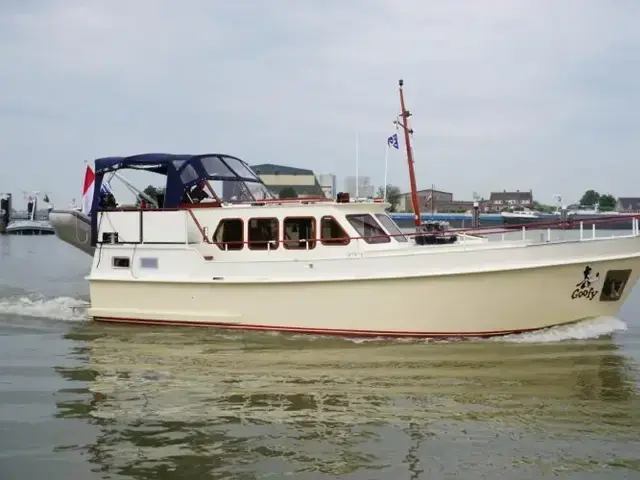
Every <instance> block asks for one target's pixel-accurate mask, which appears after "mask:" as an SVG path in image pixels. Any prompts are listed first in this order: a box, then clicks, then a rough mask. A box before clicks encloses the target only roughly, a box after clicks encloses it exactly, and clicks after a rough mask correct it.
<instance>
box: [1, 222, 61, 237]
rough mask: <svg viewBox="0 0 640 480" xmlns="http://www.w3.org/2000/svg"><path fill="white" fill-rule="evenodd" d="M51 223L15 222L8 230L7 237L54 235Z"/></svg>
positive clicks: (9, 225)
mask: <svg viewBox="0 0 640 480" xmlns="http://www.w3.org/2000/svg"><path fill="white" fill-rule="evenodd" d="M54 233H55V232H54V230H53V228H52V227H51V225H50V224H49V222H46V221H43V220H13V221H12V222H9V224H8V225H7V228H6V234H7V235H53V234H54Z"/></svg>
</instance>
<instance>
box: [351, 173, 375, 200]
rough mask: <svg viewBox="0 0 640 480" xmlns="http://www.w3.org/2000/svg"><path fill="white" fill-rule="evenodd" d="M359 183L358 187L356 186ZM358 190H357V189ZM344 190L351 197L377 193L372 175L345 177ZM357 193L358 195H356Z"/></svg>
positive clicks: (368, 195)
mask: <svg viewBox="0 0 640 480" xmlns="http://www.w3.org/2000/svg"><path fill="white" fill-rule="evenodd" d="M356 185H357V188H356ZM356 190H357V191H356ZM344 191H345V192H347V193H348V194H349V195H350V196H351V197H353V198H355V197H356V196H358V197H361V198H363V197H373V196H374V195H375V193H376V192H375V187H374V186H373V184H372V183H371V177H361V176H359V177H357V182H356V177H346V178H345V179H344ZM356 194H357V195H356Z"/></svg>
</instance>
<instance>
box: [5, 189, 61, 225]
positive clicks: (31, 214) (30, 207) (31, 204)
mask: <svg viewBox="0 0 640 480" xmlns="http://www.w3.org/2000/svg"><path fill="white" fill-rule="evenodd" d="M37 210H38V194H37V193H35V194H34V195H33V196H30V197H29V199H28V202H27V218H26V219H20V220H12V221H10V222H9V224H8V225H7V229H6V233H7V235H54V234H55V233H56V232H55V230H54V229H53V227H52V226H51V224H50V223H49V222H48V221H46V220H36V211H37Z"/></svg>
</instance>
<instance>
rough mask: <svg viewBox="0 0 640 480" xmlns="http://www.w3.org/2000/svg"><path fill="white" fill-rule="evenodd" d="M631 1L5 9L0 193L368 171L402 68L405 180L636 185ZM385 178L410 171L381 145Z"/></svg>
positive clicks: (571, 190) (637, 36)
mask: <svg viewBox="0 0 640 480" xmlns="http://www.w3.org/2000/svg"><path fill="white" fill-rule="evenodd" d="M639 13H640V5H638V4H637V2H632V1H627V2H623V1H621V2H616V4H615V6H614V5H610V4H608V3H606V2H596V1H578V0H574V1H567V2H552V1H530V2H512V1H507V0H504V1H497V0H496V1H491V0H489V1H483V2H468V1H456V0H452V1H447V2H434V1H432V2H425V1H417V0H415V1H405V2H393V1H391V0H352V1H349V2H344V1H337V0H328V1H324V2H315V1H311V0H299V1H298V0H296V1H294V0H288V1H287V0H270V1H269V2H260V1H257V0H256V1H249V0H241V1H238V2H221V1H205V0H186V1H184V2H175V1H169V0H164V1H162V0H160V1H155V0H137V1H135V2H130V1H122V0H111V1H94V2H84V1H79V0H67V1H65V2H56V1H53V0H42V1H35V0H33V1H28V2H24V1H20V2H16V1H14V2H3V4H2V5H1V6H0V40H2V41H1V42H0V58H1V59H2V64H3V65H5V66H9V67H8V68H3V69H2V71H0V128H1V131H2V132H3V140H2V141H1V142H0V155H1V156H2V158H3V161H2V164H3V165H5V167H4V168H5V170H6V172H4V174H3V175H2V177H0V191H3V190H7V189H13V190H14V191H16V190H22V189H39V190H48V191H51V192H52V193H54V197H55V198H57V199H58V201H61V202H65V201H66V200H67V199H69V198H71V197H74V196H75V197H77V196H78V195H79V185H80V182H81V178H82V161H84V160H91V159H93V158H96V157H100V156H106V155H116V154H129V153H139V152H144V151H172V152H174V151H175V152H208V151H223V152H226V153H231V154H235V155H238V156H240V157H242V158H245V159H247V161H249V162H252V163H266V162H272V163H283V164H286V165H291V166H301V167H308V168H313V169H314V170H316V171H317V172H333V173H335V174H337V175H339V177H340V179H339V185H342V181H341V178H342V177H344V176H345V175H350V174H352V173H353V172H354V171H355V159H354V152H355V145H354V142H355V132H356V131H358V132H360V134H359V138H360V149H359V150H360V160H361V163H360V171H361V172H362V173H365V174H367V173H368V174H369V175H371V176H372V177H374V182H375V183H381V182H382V172H383V159H384V152H383V148H384V146H385V141H386V137H387V136H388V135H389V134H390V133H392V131H393V126H392V121H393V119H394V118H395V116H396V114H397V113H398V111H399V107H398V98H397V80H398V78H400V77H403V78H404V79H405V82H406V95H407V101H408V108H409V109H410V110H411V111H412V112H413V113H414V117H413V128H414V129H415V131H416V135H415V152H416V162H417V165H416V167H417V173H418V176H419V179H418V180H419V182H418V183H419V185H421V186H423V187H426V186H430V185H431V184H432V183H435V184H436V186H438V187H440V188H442V189H445V190H449V191H453V192H454V194H455V196H456V197H457V198H468V197H470V196H471V192H472V191H478V192H480V193H481V194H484V195H488V194H489V192H490V191H491V190H492V189H494V190H502V189H504V188H506V189H510V188H512V189H516V188H518V189H521V190H523V189H529V188H532V189H533V190H534V194H536V196H538V197H539V198H540V200H542V201H546V202H551V201H552V199H551V196H552V195H553V194H554V193H558V192H561V193H563V194H564V195H565V197H567V198H576V197H579V196H580V194H581V193H582V191H583V190H585V189H587V188H596V189H601V190H606V191H611V192H612V193H615V194H619V195H633V194H636V193H637V187H636V185H637V182H636V181H635V180H634V179H635V178H637V177H638V173H640V172H639V170H640V167H639V166H638V162H636V161H635V154H636V152H637V151H638V147H640V142H639V141H638V139H637V135H635V132H634V130H635V129H636V128H637V126H638V123H639V122H638V120H639V114H638V113H637V112H639V111H640V109H639V108H638V107H640V97H639V95H638V93H637V91H636V90H637V88H635V86H636V85H637V81H638V72H639V68H640V67H638V65H639V62H638V60H639V59H638V53H637V52H639V51H640V50H639V49H638V47H639V43H640V31H638V29H637V28H636V22H635V19H637V18H638V14H639ZM390 161H391V166H390V179H391V180H392V181H393V182H394V183H397V184H400V185H401V186H402V187H405V188H406V186H407V185H408V181H407V173H406V162H405V160H404V158H403V157H402V156H401V155H392V157H391V160H390Z"/></svg>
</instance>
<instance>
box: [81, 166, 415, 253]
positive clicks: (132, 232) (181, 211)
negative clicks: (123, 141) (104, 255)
mask: <svg viewBox="0 0 640 480" xmlns="http://www.w3.org/2000/svg"><path fill="white" fill-rule="evenodd" d="M122 169H134V170H146V171H151V172H154V173H160V174H163V175H164V176H165V177H166V183H165V187H164V191H163V194H162V195H159V196H158V198H155V199H154V198H148V199H146V200H145V199H144V198H143V199H142V200H145V201H144V202H141V203H140V204H139V205H135V206H133V205H132V206H127V207H125V206H118V205H117V204H116V202H115V201H114V199H113V197H110V195H112V194H111V193H110V190H109V189H104V188H102V183H103V182H104V179H105V176H106V175H108V174H110V173H113V172H116V171H118V170H122ZM95 175H96V176H95V185H94V198H93V202H92V206H93V207H92V212H91V222H92V235H91V238H92V245H94V246H95V245H97V244H103V243H109V244H145V245H171V244H182V245H184V244H209V245H211V249H207V250H209V251H210V252H217V254H218V255H217V257H218V256H219V254H220V253H223V252H224V257H228V256H229V255H234V252H238V251H244V252H247V253H249V252H261V251H262V252H264V251H265V250H267V251H269V252H274V253H275V252H277V251H289V250H298V251H304V250H317V249H318V248H319V247H320V248H323V249H324V248H325V247H329V249H335V248H340V247H342V248H348V249H354V250H359V249H361V248H362V247H363V246H365V245H366V246H367V247H368V249H370V248H375V249H378V248H385V249H388V248H399V247H402V246H406V245H407V242H408V238H407V237H406V236H405V235H404V234H403V232H402V231H401V230H400V229H399V228H398V226H397V225H396V224H395V222H394V221H393V220H392V219H391V217H390V216H389V215H388V214H387V213H386V211H385V207H387V204H383V203H372V202H368V203H359V202H351V201H350V199H349V196H348V194H340V195H339V196H338V198H337V199H336V200H333V199H327V198H304V199H286V200H284V199H277V198H275V197H274V195H273V194H272V193H271V192H270V191H269V190H268V189H267V187H266V186H265V185H264V183H263V182H262V181H261V180H260V178H259V177H258V176H257V175H256V174H255V173H254V172H253V171H252V170H251V168H250V167H249V166H248V165H247V164H246V163H245V162H243V161H242V160H240V159H238V158H236V157H232V156H229V155H225V154H206V155H169V154H146V155H137V156H134V157H110V158H103V159H98V160H96V161H95ZM221 183H226V185H224V188H222V185H220V184H221ZM216 184H217V185H216ZM214 186H217V187H218V188H214ZM222 192H226V197H224V196H222ZM357 240H362V242H363V245H358V244H359V243H361V242H358V241H357ZM316 253H317V252H316ZM236 255H237V253H236ZM217 257H216V258H217Z"/></svg>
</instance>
